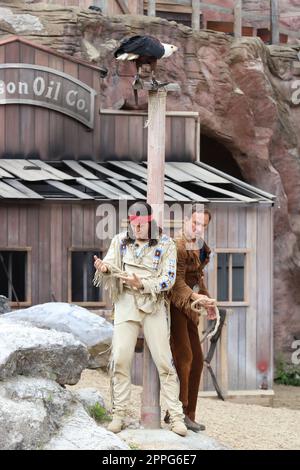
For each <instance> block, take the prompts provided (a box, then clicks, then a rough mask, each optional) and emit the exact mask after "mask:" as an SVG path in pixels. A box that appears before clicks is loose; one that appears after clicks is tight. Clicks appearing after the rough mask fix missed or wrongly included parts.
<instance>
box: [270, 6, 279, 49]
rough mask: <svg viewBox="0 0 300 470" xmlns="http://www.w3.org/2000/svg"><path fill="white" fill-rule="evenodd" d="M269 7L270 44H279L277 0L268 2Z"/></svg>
mask: <svg viewBox="0 0 300 470" xmlns="http://www.w3.org/2000/svg"><path fill="white" fill-rule="evenodd" d="M270 2H271V3H270V7H271V42H272V44H279V43H280V40H279V2H278V0H270Z"/></svg>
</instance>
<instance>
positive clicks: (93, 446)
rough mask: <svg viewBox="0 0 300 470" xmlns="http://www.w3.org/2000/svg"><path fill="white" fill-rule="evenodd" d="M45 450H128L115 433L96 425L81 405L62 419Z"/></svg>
mask: <svg viewBox="0 0 300 470" xmlns="http://www.w3.org/2000/svg"><path fill="white" fill-rule="evenodd" d="M44 449H45V450H128V449H129V447H128V445H127V444H126V443H124V442H123V441H122V440H121V439H120V438H119V437H118V436H117V435H115V434H113V433H112V432H109V431H107V430H106V429H105V428H102V427H100V426H98V425H97V424H96V423H95V421H94V420H93V419H92V418H90V417H89V416H88V415H87V413H86V412H85V411H84V409H83V408H82V407H77V408H76V410H75V412H74V413H73V414H72V416H69V417H67V418H65V419H64V423H63V426H62V428H61V429H60V430H59V432H58V433H57V435H56V436H55V437H53V438H52V439H51V440H50V442H49V443H48V444H47V445H46V446H45V447H44Z"/></svg>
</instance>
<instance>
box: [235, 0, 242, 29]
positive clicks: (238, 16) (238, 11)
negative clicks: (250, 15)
mask: <svg viewBox="0 0 300 470" xmlns="http://www.w3.org/2000/svg"><path fill="white" fill-rule="evenodd" d="M234 37H235V38H241V37H242V0H234Z"/></svg>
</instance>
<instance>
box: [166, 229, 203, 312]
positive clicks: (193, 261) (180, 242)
mask: <svg viewBox="0 0 300 470" xmlns="http://www.w3.org/2000/svg"><path fill="white" fill-rule="evenodd" d="M174 241H175V243H176V247H177V274H176V281H175V284H174V286H173V288H172V290H171V291H170V294H169V298H170V301H171V310H172V306H173V307H176V308H177V309H178V310H180V311H181V312H183V313H184V314H185V315H186V316H187V317H188V318H192V317H193V312H192V311H191V308H190V306H191V300H190V299H191V296H192V294H193V287H194V286H195V285H196V284H198V285H199V294H203V295H207V296H208V297H209V293H208V290H207V288H206V286H205V283H204V277H203V269H204V267H205V266H206V265H207V264H208V263H209V257H210V253H211V249H210V248H209V246H208V245H207V244H206V243H205V242H203V243H204V244H203V246H202V248H201V249H200V250H189V249H187V243H188V242H187V240H186V239H185V238H184V237H182V236H181V237H180V238H175V240H174Z"/></svg>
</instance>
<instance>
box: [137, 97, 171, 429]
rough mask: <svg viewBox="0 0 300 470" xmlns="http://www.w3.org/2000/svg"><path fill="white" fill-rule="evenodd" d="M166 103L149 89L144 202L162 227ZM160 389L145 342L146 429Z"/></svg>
mask: <svg viewBox="0 0 300 470" xmlns="http://www.w3.org/2000/svg"><path fill="white" fill-rule="evenodd" d="M166 102H167V92H166V91H165V90H158V91H149V105H148V113H149V118H148V123H149V124H148V165H147V169H148V184H147V202H148V203H149V204H151V206H152V208H153V213H154V217H155V219H156V220H157V222H158V225H160V226H161V227H162V223H163V210H162V208H163V204H164V179H165V142H166ZM159 391H160V389H159V377H158V373H157V370H156V367H155V364H154V362H153V360H152V357H151V353H150V351H149V348H148V346H147V343H146V341H145V343H144V368H143V394H142V410H141V414H142V416H141V418H142V424H143V426H144V427H145V428H148V429H159V428H160V415H161V409H160V400H159Z"/></svg>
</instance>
